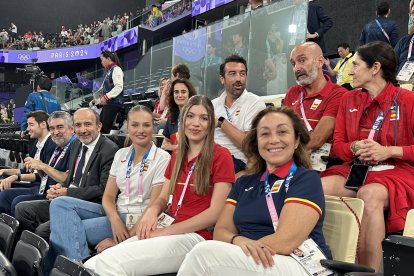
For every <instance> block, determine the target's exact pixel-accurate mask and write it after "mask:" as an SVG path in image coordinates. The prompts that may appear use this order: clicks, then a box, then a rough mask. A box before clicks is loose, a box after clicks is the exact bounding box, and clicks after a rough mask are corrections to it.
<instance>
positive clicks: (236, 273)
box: [177, 241, 308, 276]
mask: <svg viewBox="0 0 414 276" xmlns="http://www.w3.org/2000/svg"><path fill="white" fill-rule="evenodd" d="M273 260H274V262H275V264H274V265H273V266H272V267H268V268H265V267H264V266H263V265H258V264H256V263H255V261H254V260H253V258H252V257H249V256H246V255H245V254H244V252H243V251H242V249H241V248H240V247H239V246H237V245H233V244H230V243H225V242H220V241H205V242H201V243H199V244H197V245H196V246H195V247H194V248H193V250H191V252H190V253H189V254H187V257H186V258H185V260H184V262H183V263H182V265H181V268H180V270H179V271H178V275H177V276H193V275H197V276H204V275H217V276H219V275H220V276H222V275H226V276H251V275H257V276H259V275H283V276H290V275H292V276H307V275H308V274H307V272H306V270H305V269H304V268H302V266H301V265H300V264H299V263H298V262H297V261H295V260H294V259H293V258H292V257H290V256H284V255H275V256H273Z"/></svg>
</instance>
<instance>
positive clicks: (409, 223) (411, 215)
mask: <svg viewBox="0 0 414 276" xmlns="http://www.w3.org/2000/svg"><path fill="white" fill-rule="evenodd" d="M403 235H404V236H406V237H412V238H414V209H411V210H410V211H408V214H407V218H406V220H405V226H404V233H403Z"/></svg>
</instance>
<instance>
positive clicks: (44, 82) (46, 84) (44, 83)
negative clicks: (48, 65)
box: [37, 76, 52, 91]
mask: <svg viewBox="0 0 414 276" xmlns="http://www.w3.org/2000/svg"><path fill="white" fill-rule="evenodd" d="M37 85H38V86H39V87H40V89H42V90H47V91H50V89H52V81H51V80H50V79H49V78H48V77H46V76H41V77H40V78H39V79H38V80H37Z"/></svg>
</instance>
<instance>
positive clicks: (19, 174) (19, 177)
mask: <svg viewBox="0 0 414 276" xmlns="http://www.w3.org/2000/svg"><path fill="white" fill-rule="evenodd" d="M16 176H17V181H20V180H21V177H22V174H21V173H17V174H16Z"/></svg>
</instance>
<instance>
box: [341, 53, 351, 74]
mask: <svg viewBox="0 0 414 276" xmlns="http://www.w3.org/2000/svg"><path fill="white" fill-rule="evenodd" d="M353 56H354V54H352V55H350V56H349V57H347V58H345V60H344V61H343V62H342V63H341V65H339V68H338V71H339V69H341V67H342V66H343V65H344V64H345V63H346V62H347V61H348V59H350V58H351V57H353Z"/></svg>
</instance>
